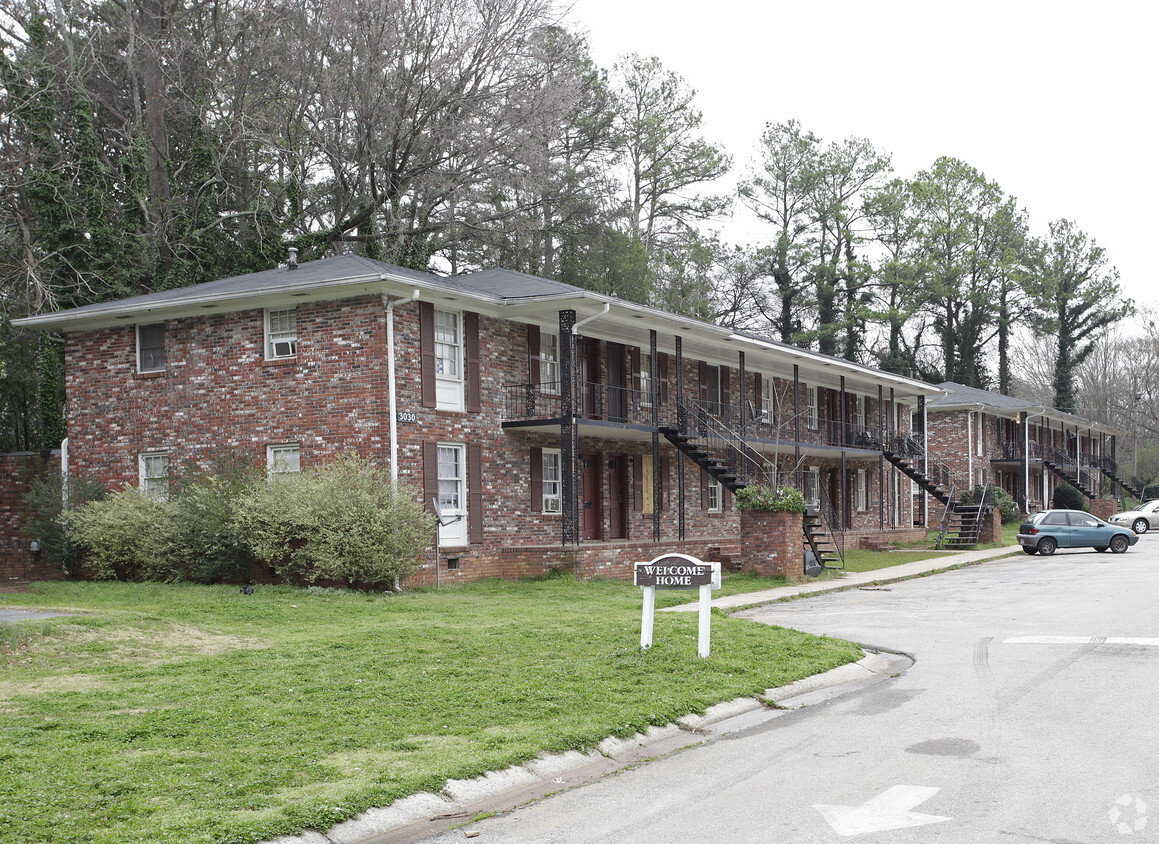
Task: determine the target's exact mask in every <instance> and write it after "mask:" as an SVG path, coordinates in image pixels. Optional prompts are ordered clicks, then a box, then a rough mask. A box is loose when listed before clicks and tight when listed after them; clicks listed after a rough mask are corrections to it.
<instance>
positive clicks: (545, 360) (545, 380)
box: [539, 331, 559, 393]
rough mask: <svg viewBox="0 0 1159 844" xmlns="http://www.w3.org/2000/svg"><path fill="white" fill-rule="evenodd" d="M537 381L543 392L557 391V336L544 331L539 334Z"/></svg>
mask: <svg viewBox="0 0 1159 844" xmlns="http://www.w3.org/2000/svg"><path fill="white" fill-rule="evenodd" d="M539 381H540V389H541V390H542V391H543V392H545V393H558V392H559V337H558V336H557V335H555V334H548V333H547V332H546V331H545V332H543V333H541V334H540V335H539Z"/></svg>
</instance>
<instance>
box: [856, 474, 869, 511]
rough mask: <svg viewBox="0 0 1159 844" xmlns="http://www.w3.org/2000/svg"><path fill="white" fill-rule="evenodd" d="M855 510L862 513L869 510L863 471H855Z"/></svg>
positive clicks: (867, 492)
mask: <svg viewBox="0 0 1159 844" xmlns="http://www.w3.org/2000/svg"><path fill="white" fill-rule="evenodd" d="M857 509H858V510H860V511H862V512H864V511H866V510H868V509H869V485H868V483H867V479H866V477H865V470H864V469H858V470H857Z"/></svg>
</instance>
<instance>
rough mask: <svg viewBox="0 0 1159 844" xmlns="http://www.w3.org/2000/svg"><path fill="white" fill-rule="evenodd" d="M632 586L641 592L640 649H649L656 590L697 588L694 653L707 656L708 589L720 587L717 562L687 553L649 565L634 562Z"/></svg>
mask: <svg viewBox="0 0 1159 844" xmlns="http://www.w3.org/2000/svg"><path fill="white" fill-rule="evenodd" d="M635 584H636V585H637V586H639V587H641V588H642V589H643V590H644V610H643V617H642V619H641V622H640V647H641V648H650V647H652V627H653V624H654V622H655V620H656V590H657V589H693V588H697V587H699V589H700V613H699V614H700V627H699V633H698V635H697V639H696V643H697V649H696V652H697V653H698V654H699V655H700V656H702V657H706V656H708V654H709V649H710V642H709V640H710V638H711V635H712V630H711V624H712V590H713V589H719V588H720V563H706V562H703V561H701V560H698V559H696V558H695V557H690V556H688V555H687V554H662V555H660V556H659V557H657V558H656V559H654V560H652V561H651V562H649V563H636V571H635Z"/></svg>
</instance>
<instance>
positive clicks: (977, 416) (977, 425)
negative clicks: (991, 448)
mask: <svg viewBox="0 0 1159 844" xmlns="http://www.w3.org/2000/svg"><path fill="white" fill-rule="evenodd" d="M984 430H985V429H984V427H983V425H982V411H980V410H976V411H974V456H975V457H981V456H982V455H983V452H984V451H985V443H983V442H982V439H983V432H984Z"/></svg>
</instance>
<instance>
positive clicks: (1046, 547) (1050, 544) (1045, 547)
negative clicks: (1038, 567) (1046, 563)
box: [1038, 536, 1058, 557]
mask: <svg viewBox="0 0 1159 844" xmlns="http://www.w3.org/2000/svg"><path fill="white" fill-rule="evenodd" d="M1057 548H1058V543H1057V542H1055V541H1054V540H1053V539H1051V538H1050V537H1049V536H1044V537H1042V539H1040V540H1038V553H1039V554H1041V555H1042V556H1044V557H1049V556H1050V555H1051V554H1053V553H1054V552H1055V550H1056V549H1057Z"/></svg>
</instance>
